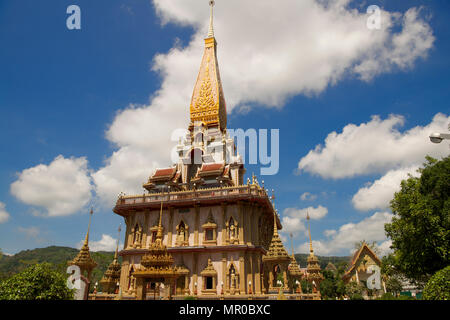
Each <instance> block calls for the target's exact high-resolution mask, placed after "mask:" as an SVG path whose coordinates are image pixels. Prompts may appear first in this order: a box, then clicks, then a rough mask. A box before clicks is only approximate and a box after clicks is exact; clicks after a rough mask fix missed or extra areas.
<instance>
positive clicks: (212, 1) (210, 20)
mask: <svg viewBox="0 0 450 320" xmlns="http://www.w3.org/2000/svg"><path fill="white" fill-rule="evenodd" d="M214 4H215V1H214V0H211V1H209V6H210V7H211V14H210V17H209V31H208V38H214V27H213V15H214V9H213V8H214Z"/></svg>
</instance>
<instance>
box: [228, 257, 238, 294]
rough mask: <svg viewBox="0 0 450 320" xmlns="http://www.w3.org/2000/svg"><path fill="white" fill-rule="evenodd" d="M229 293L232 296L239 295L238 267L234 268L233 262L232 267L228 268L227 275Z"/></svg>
mask: <svg viewBox="0 0 450 320" xmlns="http://www.w3.org/2000/svg"><path fill="white" fill-rule="evenodd" d="M226 291H227V293H228V294H230V295H234V294H239V293H240V290H239V274H238V273H237V272H236V267H235V266H234V263H233V260H231V265H230V267H229V268H228V273H227V289H226Z"/></svg>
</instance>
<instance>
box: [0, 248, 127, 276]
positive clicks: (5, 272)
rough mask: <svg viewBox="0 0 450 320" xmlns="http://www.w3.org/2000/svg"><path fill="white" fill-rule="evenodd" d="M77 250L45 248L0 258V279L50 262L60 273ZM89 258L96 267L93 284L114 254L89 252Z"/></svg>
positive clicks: (101, 274)
mask: <svg viewBox="0 0 450 320" xmlns="http://www.w3.org/2000/svg"><path fill="white" fill-rule="evenodd" d="M78 251H79V250H78V249H74V248H69V247H58V246H51V247H47V248H37V249H32V250H24V251H20V252H19V253H17V254H15V255H12V256H6V255H2V256H0V278H5V277H9V276H11V275H13V274H16V273H18V272H20V271H22V270H24V269H25V268H27V267H28V266H30V265H32V264H36V263H42V262H50V263H52V264H53V265H55V267H56V268H57V269H58V270H60V271H61V272H65V271H66V269H67V261H69V260H72V259H73V258H75V256H76V255H77V254H78ZM91 257H92V258H93V259H94V260H95V262H97V264H98V266H97V267H96V268H95V269H94V271H93V277H92V278H93V279H92V280H93V283H95V282H96V281H99V280H100V279H101V277H102V276H103V273H104V272H105V271H106V269H107V268H108V265H109V264H110V263H111V262H112V260H113V258H114V252H104V251H99V252H91ZM119 259H120V258H119Z"/></svg>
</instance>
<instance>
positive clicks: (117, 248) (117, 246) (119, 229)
mask: <svg viewBox="0 0 450 320" xmlns="http://www.w3.org/2000/svg"><path fill="white" fill-rule="evenodd" d="M121 227H122V224H119V228H118V229H117V231H118V235H117V245H116V253H115V254H114V260H117V255H118V252H119V239H120V231H122V228H121Z"/></svg>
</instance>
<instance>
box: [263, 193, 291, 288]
mask: <svg viewBox="0 0 450 320" xmlns="http://www.w3.org/2000/svg"><path fill="white" fill-rule="evenodd" d="M272 198H274V197H273V196H272ZM262 260H263V263H264V264H266V265H267V268H268V271H269V292H270V291H278V290H277V289H279V287H278V286H277V285H275V283H276V282H277V279H276V274H278V272H282V273H283V282H284V288H283V289H284V290H288V278H287V269H288V265H289V263H290V261H291V258H290V257H289V254H288V253H287V251H286V249H285V248H284V245H283V242H282V241H281V239H280V236H279V235H278V226H277V212H276V210H275V211H274V214H273V236H272V241H271V242H270V246H269V250H268V251H267V254H266V255H264V256H263V258H262Z"/></svg>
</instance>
